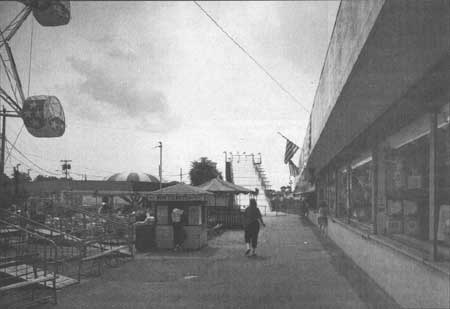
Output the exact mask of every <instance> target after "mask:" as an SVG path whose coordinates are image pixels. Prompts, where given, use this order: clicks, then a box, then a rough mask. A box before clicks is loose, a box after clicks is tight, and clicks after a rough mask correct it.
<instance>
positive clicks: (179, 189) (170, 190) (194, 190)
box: [149, 183, 212, 195]
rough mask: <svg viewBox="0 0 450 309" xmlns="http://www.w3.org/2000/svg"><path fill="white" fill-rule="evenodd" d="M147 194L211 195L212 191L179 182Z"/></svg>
mask: <svg viewBox="0 0 450 309" xmlns="http://www.w3.org/2000/svg"><path fill="white" fill-rule="evenodd" d="M149 195H212V193H211V192H208V191H206V190H203V189H201V188H198V187H193V186H190V185H186V184H183V183H179V184H176V185H173V186H170V187H166V188H163V189H160V190H157V191H153V192H151V193H149Z"/></svg>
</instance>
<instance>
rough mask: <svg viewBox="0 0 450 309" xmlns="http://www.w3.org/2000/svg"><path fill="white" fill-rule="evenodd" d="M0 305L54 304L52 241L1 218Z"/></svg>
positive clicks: (6, 306) (54, 254)
mask: <svg viewBox="0 0 450 309" xmlns="http://www.w3.org/2000/svg"><path fill="white" fill-rule="evenodd" d="M0 249H1V250H0V252H1V253H0V307H1V308H10V307H25V306H31V305H32V304H37V303H42V302H47V301H53V302H54V303H56V280H57V278H58V275H57V267H56V263H57V261H58V250H57V245H56V244H55V242H54V241H52V240H50V239H48V238H46V237H43V236H41V235H39V234H37V233H34V232H32V231H30V230H28V229H26V228H23V227H21V226H20V225H16V224H13V223H10V222H8V221H6V220H3V219H0Z"/></svg>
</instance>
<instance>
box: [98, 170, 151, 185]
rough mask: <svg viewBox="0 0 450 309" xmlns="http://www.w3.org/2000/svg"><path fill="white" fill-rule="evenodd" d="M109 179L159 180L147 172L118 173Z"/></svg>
mask: <svg viewBox="0 0 450 309" xmlns="http://www.w3.org/2000/svg"><path fill="white" fill-rule="evenodd" d="M106 180H107V181H130V182H158V183H159V179H158V178H156V177H155V176H153V175H151V174H146V173H133V172H132V173H116V174H114V175H112V176H110V177H109V178H107V179H106Z"/></svg>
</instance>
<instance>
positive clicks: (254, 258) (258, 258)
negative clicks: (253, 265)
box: [247, 255, 269, 261]
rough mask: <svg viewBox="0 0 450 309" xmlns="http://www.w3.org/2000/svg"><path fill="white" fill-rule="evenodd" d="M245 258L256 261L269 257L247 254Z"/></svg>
mask: <svg viewBox="0 0 450 309" xmlns="http://www.w3.org/2000/svg"><path fill="white" fill-rule="evenodd" d="M247 258H248V259H249V260H256V261H265V260H267V259H269V257H268V256H263V255H256V256H248V257H247Z"/></svg>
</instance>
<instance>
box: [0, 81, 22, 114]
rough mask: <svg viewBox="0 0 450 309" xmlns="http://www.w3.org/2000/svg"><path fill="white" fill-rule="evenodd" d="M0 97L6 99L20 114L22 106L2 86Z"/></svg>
mask: <svg viewBox="0 0 450 309" xmlns="http://www.w3.org/2000/svg"><path fill="white" fill-rule="evenodd" d="M0 98H1V99H2V100H3V101H5V102H6V103H7V104H8V105H9V106H10V107H11V108H12V109H13V110H14V111H15V112H16V113H17V114H20V112H21V111H22V108H21V107H20V105H19V104H17V102H16V101H14V100H13V99H12V98H11V97H10V96H9V95H8V94H7V93H6V91H5V90H3V89H2V88H1V87H0Z"/></svg>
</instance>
